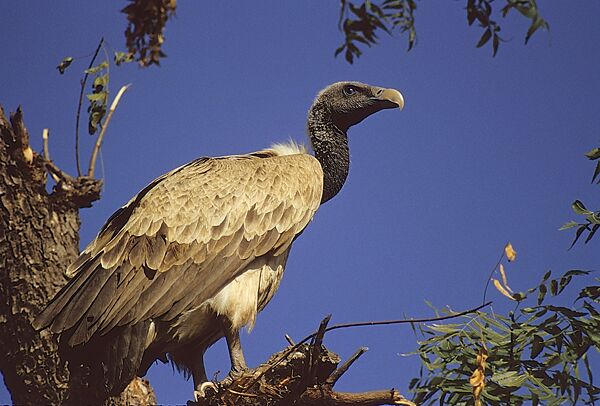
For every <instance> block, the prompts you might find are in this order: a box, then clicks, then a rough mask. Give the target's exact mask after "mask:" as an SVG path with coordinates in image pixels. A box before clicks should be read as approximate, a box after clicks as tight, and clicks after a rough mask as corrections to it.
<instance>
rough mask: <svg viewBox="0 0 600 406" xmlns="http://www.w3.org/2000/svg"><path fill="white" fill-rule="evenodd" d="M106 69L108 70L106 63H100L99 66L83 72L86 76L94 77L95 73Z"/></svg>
mask: <svg viewBox="0 0 600 406" xmlns="http://www.w3.org/2000/svg"><path fill="white" fill-rule="evenodd" d="M106 68H108V62H107V61H102V63H100V64H99V65H96V66H92V67H91V68H89V69H86V70H85V71H84V72H85V73H87V74H88V75H95V74H96V73H98V72H100V71H101V70H102V69H106Z"/></svg>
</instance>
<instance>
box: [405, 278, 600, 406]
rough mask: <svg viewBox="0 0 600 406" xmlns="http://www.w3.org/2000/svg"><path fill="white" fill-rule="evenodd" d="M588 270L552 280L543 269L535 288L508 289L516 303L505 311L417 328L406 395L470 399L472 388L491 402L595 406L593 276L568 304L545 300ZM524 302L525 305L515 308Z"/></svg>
mask: <svg viewBox="0 0 600 406" xmlns="http://www.w3.org/2000/svg"><path fill="white" fill-rule="evenodd" d="M589 275H590V272H588V271H582V270H570V271H568V272H566V273H565V274H563V275H562V276H561V277H560V278H558V279H551V276H552V275H551V272H550V271H549V272H547V273H546V274H545V275H544V277H543V279H542V281H541V282H540V284H539V285H538V286H536V287H534V288H532V289H529V290H528V291H527V292H521V293H517V294H515V295H514V298H515V299H516V300H517V301H518V305H517V309H515V311H513V312H510V313H509V314H508V316H502V315H499V314H495V313H493V312H490V313H486V312H478V314H477V315H474V316H473V315H471V316H465V317H464V319H463V321H461V322H458V323H453V324H432V325H429V326H425V327H423V326H419V327H418V331H419V333H420V335H421V336H422V337H423V340H422V341H420V342H419V347H418V350H417V354H418V355H419V357H420V358H421V361H422V363H423V367H422V368H421V371H420V374H419V376H418V377H416V378H414V379H412V380H411V382H410V389H411V391H413V392H414V393H415V396H414V399H413V400H414V401H415V402H416V403H418V404H421V403H422V404H434V403H437V402H439V403H440V404H445V403H448V404H472V403H473V402H474V396H477V392H476V389H477V390H478V391H479V393H480V395H481V398H482V400H483V401H484V402H488V403H492V404H500V405H519V404H524V403H527V404H533V405H537V404H540V403H543V404H545V405H562V404H565V403H570V404H594V402H595V401H596V400H599V399H600V388H599V387H597V386H595V385H594V383H593V375H592V369H591V368H590V363H589V360H588V351H589V350H590V349H593V348H596V350H600V333H599V332H600V313H599V311H598V310H599V309H598V304H599V303H600V286H598V284H597V283H598V281H599V280H598V278H596V279H595V283H596V285H593V286H588V287H586V288H583V289H581V290H580V292H579V295H578V297H577V299H576V300H575V302H574V307H575V308H574V309H572V308H567V307H563V306H559V305H556V304H553V303H548V301H549V298H555V297H556V296H558V295H560V294H561V293H563V292H564V291H565V289H566V288H567V287H568V285H569V284H570V282H571V281H572V280H573V278H575V277H585V276H589ZM527 301H529V302H533V303H532V305H531V306H529V307H524V308H521V309H518V307H519V306H520V305H522V304H524V303H525V302H527ZM483 355H485V357H484V356H483ZM478 371H479V372H478ZM482 376H484V377H485V379H481V377H482ZM476 385H477V386H476Z"/></svg>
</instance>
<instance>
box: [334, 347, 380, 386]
mask: <svg viewBox="0 0 600 406" xmlns="http://www.w3.org/2000/svg"><path fill="white" fill-rule="evenodd" d="M367 351H369V349H368V348H367V347H360V348H359V349H358V350H356V352H355V353H354V354H352V356H351V357H350V358H348V359H347V360H346V362H344V363H343V364H342V366H340V367H338V368H337V369H336V370H335V371H333V372H332V373H331V375H329V378H327V380H326V381H325V383H326V384H327V385H330V386H333V385H335V383H336V382H337V381H338V379H340V378H341V377H342V375H344V374H345V373H346V371H347V370H348V368H350V367H351V366H352V364H354V362H355V361H356V360H357V359H358V358H360V357H361V356H362V355H363V354H364V353H365V352H367Z"/></svg>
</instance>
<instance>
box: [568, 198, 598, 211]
mask: <svg viewBox="0 0 600 406" xmlns="http://www.w3.org/2000/svg"><path fill="white" fill-rule="evenodd" d="M571 208H572V209H573V211H574V212H575V213H577V214H582V215H586V214H594V212H591V211H589V210H588V209H586V208H585V206H584V204H583V203H582V202H581V201H580V200H575V201H574V202H573V203H572V204H571Z"/></svg>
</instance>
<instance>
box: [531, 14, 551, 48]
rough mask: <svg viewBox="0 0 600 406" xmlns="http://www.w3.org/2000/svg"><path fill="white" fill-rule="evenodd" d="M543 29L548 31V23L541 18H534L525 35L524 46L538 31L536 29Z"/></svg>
mask: <svg viewBox="0 0 600 406" xmlns="http://www.w3.org/2000/svg"><path fill="white" fill-rule="evenodd" d="M540 27H543V28H545V29H548V23H547V22H546V20H544V19H543V18H541V17H539V16H536V18H535V19H534V20H533V22H532V23H531V25H530V26H529V29H528V30H527V35H525V44H527V43H528V42H529V39H530V38H531V36H532V35H533V34H534V33H535V32H536V31H537V30H538V28H540Z"/></svg>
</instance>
